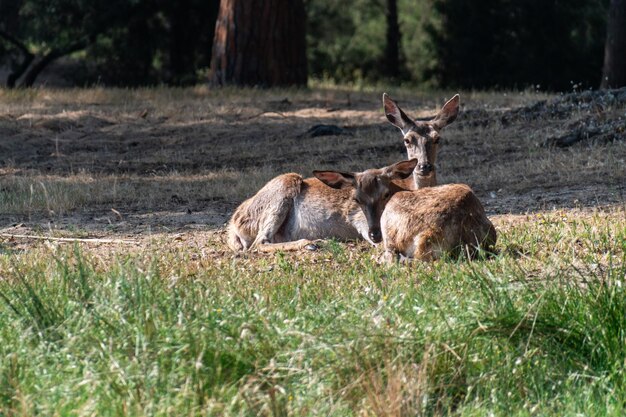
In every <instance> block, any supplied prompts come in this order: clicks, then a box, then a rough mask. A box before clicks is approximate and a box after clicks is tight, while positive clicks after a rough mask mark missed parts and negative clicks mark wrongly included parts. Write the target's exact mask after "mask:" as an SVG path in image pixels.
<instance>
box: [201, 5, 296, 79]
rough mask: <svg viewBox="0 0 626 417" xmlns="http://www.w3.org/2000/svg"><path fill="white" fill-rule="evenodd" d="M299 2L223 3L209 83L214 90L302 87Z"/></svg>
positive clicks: (216, 27) (216, 28)
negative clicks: (234, 87) (222, 88)
mask: <svg viewBox="0 0 626 417" xmlns="http://www.w3.org/2000/svg"><path fill="white" fill-rule="evenodd" d="M305 20H306V15H305V11H304V5H303V3H302V0H255V1H251V0H222V2H221V4H220V11H219V15H218V18H217V24H216V26H215V37H214V39H213V51H212V57H211V73H210V81H211V83H212V84H215V85H229V84H231V85H247V86H262V87H273V86H290V85H306V82H307V62H306V39H305V35H306V31H305Z"/></svg>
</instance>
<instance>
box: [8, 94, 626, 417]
mask: <svg viewBox="0 0 626 417" xmlns="http://www.w3.org/2000/svg"><path fill="white" fill-rule="evenodd" d="M381 92H382V91H369V90H364V91H351V90H349V89H339V88H333V89H329V88H321V87H320V88H314V89H311V90H307V91H291V90H272V91H262V90H220V91H209V90H206V89H204V88H195V89H181V90H178V89H148V90H106V89H89V90H69V91H54V90H45V89H43V90H32V91H18V92H9V91H2V90H0V164H1V165H0V335H1V336H0V416H5V415H6V416H22V415H23V416H30V415H35V414H38V415H76V416H82V415H137V416H143V415H209V416H222V415H250V416H256V415H261V416H286V415H293V416H300V415H311V416H313V415H319V416H322V415H323V416H416V415H435V416H436V415H448V414H452V415H458V416H484V415H495V416H497V415H505V414H507V415H514V416H518V415H519V416H526V415H528V416H530V415H585V416H604V415H614V416H621V415H624V413H625V412H626V383H625V381H626V282H625V280H626V199H625V198H624V193H625V191H626V163H625V161H626V140H624V135H625V134H626V133H625V131H624V125H623V120H624V118H625V117H626V113H625V112H626V100H622V99H620V98H619V97H620V96H619V94H620V92H615V93H614V94H604V95H597V96H592V97H588V96H585V93H583V94H578V95H575V96H549V95H543V94H537V93H532V92H523V93H519V92H516V93H511V92H509V93H506V94H505V93H497V94H496V93H474V92H465V93H464V92H461V100H462V104H463V110H462V111H463V113H462V115H461V116H460V117H459V119H458V121H457V122H455V123H454V124H453V125H451V126H450V127H449V128H448V130H446V131H445V133H444V135H443V139H442V142H443V143H444V144H443V147H442V149H441V151H440V155H439V164H438V176H439V177H440V181H441V182H464V183H468V184H470V185H471V186H472V187H473V188H474V190H475V191H476V193H477V195H478V196H479V197H480V198H481V200H482V201H483V203H484V204H485V207H486V209H487V212H488V214H489V217H490V218H491V219H492V220H493V222H494V224H495V225H496V228H497V230H498V233H499V236H498V245H497V249H498V252H499V253H498V254H497V256H495V257H493V258H491V259H486V260H477V261H472V262H469V261H467V260H465V259H446V260H442V261H438V262H435V263H432V264H415V265H412V266H405V265H392V266H384V265H378V264H377V263H376V262H375V259H376V258H377V256H378V255H379V254H380V248H372V247H370V246H368V245H366V244H365V243H362V242H357V243H340V242H334V241H328V242H324V243H323V244H322V245H321V248H320V249H319V250H318V251H314V252H306V253H278V254H274V255H266V254H257V253H248V254H243V255H241V254H233V253H230V252H229V251H228V250H227V249H226V246H225V244H224V241H223V239H224V234H223V225H224V222H225V221H227V219H228V217H229V215H230V214H231V213H232V210H233V209H234V208H235V207H236V206H237V204H239V203H240V202H241V201H242V200H243V199H244V198H245V197H247V196H249V195H250V194H252V193H254V192H255V191H256V190H257V189H258V188H259V187H260V186H261V185H262V184H263V183H264V182H265V181H267V180H268V179H269V178H271V177H272V176H274V175H276V174H278V173H281V172H286V171H296V172H301V173H303V174H307V173H309V172H310V171H311V170H312V169H322V168H333V167H335V168H339V169H346V170H347V169H363V168H368V167H373V166H382V165H386V164H388V163H390V162H394V161H397V160H400V159H403V157H404V151H403V145H402V139H401V137H400V135H399V133H398V132H397V131H396V129H395V128H393V127H391V126H390V125H387V124H386V123H385V121H384V120H383V119H384V116H383V114H382V110H381V104H380V95H381ZM389 92H390V93H391V94H392V96H393V97H394V98H396V99H398V100H399V101H400V104H401V105H402V106H403V108H405V109H406V110H409V111H410V114H412V115H414V116H427V115H430V114H433V113H434V112H435V111H436V109H437V107H438V106H440V105H441V104H442V103H443V102H444V99H445V98H446V97H450V96H451V95H452V92H437V93H419V92H413V91H408V90H397V91H396V90H393V89H392V90H391V91H389ZM544 100H546V101H545V102H544ZM542 103H543V104H542ZM318 123H330V124H337V125H339V126H341V127H342V128H344V134H342V135H339V136H328V137H316V138H311V137H309V136H308V135H307V134H306V132H307V130H308V129H309V128H310V127H311V126H313V125H315V124H318ZM598 129H599V130H601V133H600V134H595V133H594V135H593V137H592V138H589V139H587V138H586V137H585V138H583V139H582V140H580V141H579V142H578V143H576V144H574V145H573V146H571V147H566V148H558V147H550V146H545V144H546V143H547V142H550V138H557V137H564V136H567V135H572V134H578V133H577V132H583V136H584V132H587V136H592V135H591V134H589V132H597V131H598ZM24 236H28V237H24ZM50 237H51V238H79V239H90V238H94V239H96V240H95V241H77V242H68V241H62V240H50V239H45V238H50ZM97 239H99V240H97Z"/></svg>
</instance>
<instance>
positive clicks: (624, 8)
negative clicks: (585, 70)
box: [600, 0, 626, 88]
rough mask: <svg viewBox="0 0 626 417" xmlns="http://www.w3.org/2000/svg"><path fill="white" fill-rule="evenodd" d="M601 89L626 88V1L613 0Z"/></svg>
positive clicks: (610, 7)
mask: <svg viewBox="0 0 626 417" xmlns="http://www.w3.org/2000/svg"><path fill="white" fill-rule="evenodd" d="M606 32H607V34H606V44H605V46H604V67H603V69H602V82H601V83H600V88H618V87H623V86H626V0H611V5H610V6H609V16H608V20H607V30H606Z"/></svg>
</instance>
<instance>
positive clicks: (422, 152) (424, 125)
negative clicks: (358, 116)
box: [383, 93, 460, 190]
mask: <svg viewBox="0 0 626 417" xmlns="http://www.w3.org/2000/svg"><path fill="white" fill-rule="evenodd" d="M459 104H460V97H459V95H458V94H456V95H455V96H454V97H452V98H451V99H450V100H448V101H447V102H446V104H444V105H443V107H442V108H441V110H439V112H438V113H437V114H436V115H435V117H433V118H432V119H431V120H428V121H418V120H414V119H411V118H410V117H408V116H407V115H406V114H405V113H404V111H403V110H402V109H401V108H400V106H398V104H397V103H396V102H395V101H394V100H392V99H391V97H389V96H388V95H387V94H386V93H383V107H384V110H385V116H386V117H387V120H389V122H390V123H391V124H392V125H394V126H396V127H397V128H399V129H400V131H401V132H402V136H403V139H404V146H405V147H406V152H407V157H408V158H407V159H417V167H416V168H415V171H414V172H413V179H410V178H407V179H406V180H403V181H399V182H397V183H398V185H400V186H402V187H403V188H406V189H408V190H415V189H418V188H424V187H434V186H435V185H437V173H436V170H435V163H436V161H437V151H438V149H439V141H440V138H441V130H442V129H443V128H444V127H446V126H447V125H449V124H450V123H452V122H453V121H454V120H455V119H456V117H457V115H458V113H459Z"/></svg>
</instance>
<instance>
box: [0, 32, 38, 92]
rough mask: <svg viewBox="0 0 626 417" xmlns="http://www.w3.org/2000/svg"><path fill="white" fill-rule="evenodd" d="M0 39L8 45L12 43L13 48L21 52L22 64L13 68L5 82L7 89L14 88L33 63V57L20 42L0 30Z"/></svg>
mask: <svg viewBox="0 0 626 417" xmlns="http://www.w3.org/2000/svg"><path fill="white" fill-rule="evenodd" d="M0 37H2V38H4V39H5V40H7V41H8V42H9V43H12V44H13V45H14V46H15V47H17V49H19V50H20V51H21V52H22V56H23V57H24V58H23V59H22V62H21V63H20V65H19V66H18V67H17V68H15V69H14V70H13V71H11V73H10V74H9V76H8V77H7V82H6V86H7V88H14V87H15V83H16V82H17V80H18V79H19V78H20V77H21V76H22V74H24V72H25V71H26V70H27V69H28V67H29V65H30V64H31V62H33V59H34V58H35V55H33V54H32V53H31V52H30V51H29V50H28V48H27V47H26V45H24V44H23V43H22V42H20V41H19V40H17V39H16V38H14V37H13V36H11V35H10V34H9V33H7V32H5V31H3V30H0Z"/></svg>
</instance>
